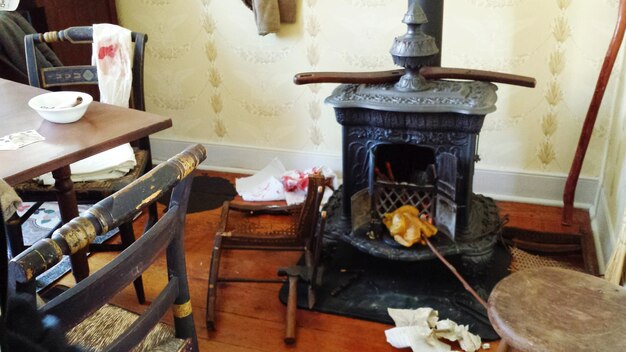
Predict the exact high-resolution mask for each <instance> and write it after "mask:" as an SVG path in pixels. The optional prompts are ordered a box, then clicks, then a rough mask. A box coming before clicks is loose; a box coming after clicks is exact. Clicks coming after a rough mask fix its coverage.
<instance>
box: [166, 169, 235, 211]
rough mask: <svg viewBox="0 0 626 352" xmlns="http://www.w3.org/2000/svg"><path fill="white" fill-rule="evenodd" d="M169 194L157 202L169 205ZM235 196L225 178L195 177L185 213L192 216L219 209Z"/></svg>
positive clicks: (231, 186) (233, 190) (230, 184)
mask: <svg viewBox="0 0 626 352" xmlns="http://www.w3.org/2000/svg"><path fill="white" fill-rule="evenodd" d="M170 194H171V191H169V192H168V193H167V194H166V195H164V196H163V197H161V198H160V199H159V201H158V202H159V203H161V204H164V205H167V204H169V202H170ZM236 195H237V191H236V190H235V187H234V186H233V184H232V183H230V181H228V180H227V179H225V178H221V177H210V176H204V175H198V176H195V177H194V178H193V181H192V183H191V194H190V195H189V204H188V206H187V213H188V214H192V213H198V212H201V211H205V210H211V209H216V208H219V207H221V206H222V204H223V203H224V201H227V200H232V199H233V198H235V196H236Z"/></svg>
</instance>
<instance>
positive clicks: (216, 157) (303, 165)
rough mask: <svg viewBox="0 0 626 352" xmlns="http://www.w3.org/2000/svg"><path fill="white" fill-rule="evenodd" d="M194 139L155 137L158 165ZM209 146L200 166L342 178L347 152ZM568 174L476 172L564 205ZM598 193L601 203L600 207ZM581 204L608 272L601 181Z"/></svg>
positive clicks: (496, 186)
mask: <svg viewBox="0 0 626 352" xmlns="http://www.w3.org/2000/svg"><path fill="white" fill-rule="evenodd" d="M192 144H194V142H184V141H175V140H168V139H160V138H151V145H152V154H153V158H154V161H155V163H158V162H161V161H164V160H167V159H168V158H170V157H171V156H173V155H175V154H176V153H178V152H180V151H181V150H183V149H184V148H186V147H187V146H189V145H192ZM202 144H203V145H204V146H205V147H206V148H207V152H208V153H207V159H206V160H205V161H204V162H203V163H202V165H200V167H199V168H200V169H203V170H215V171H224V172H236V173H244V174H251V173H254V172H255V171H257V170H260V169H262V168H263V167H265V166H266V165H267V164H268V163H269V162H270V161H271V160H272V159H273V158H278V159H279V160H280V161H281V162H282V163H283V165H284V166H285V168H287V169H288V170H292V169H298V170H304V169H307V168H310V167H312V166H322V165H324V166H327V167H329V168H331V169H332V170H334V171H335V172H336V173H337V176H338V177H339V178H341V176H342V174H341V170H342V161H341V155H337V154H328V153H326V154H324V153H315V152H301V151H292V150H281V149H270V148H257V147H247V146H233V145H221V144H208V143H202ZM565 180H566V176H565V175H547V174H538V173H529V172H515V171H503V170H491V169H480V168H477V169H476V170H475V172H474V192H475V193H479V194H484V195H486V196H488V197H492V198H494V199H496V200H502V201H514V202H520V203H530V204H541V205H550V206H562V205H563V200H562V199H563V187H564V186H565ZM596 197H598V205H597V206H594V203H595V201H596ZM574 205H575V207H576V208H582V209H592V210H594V211H593V217H592V219H591V220H592V229H593V233H594V241H595V244H596V250H597V255H598V262H599V268H600V271H601V272H602V273H603V272H604V268H605V263H606V262H607V261H608V257H606V256H608V255H610V254H611V252H612V248H613V245H614V243H615V238H614V236H613V230H612V229H611V226H610V225H609V224H611V221H610V218H609V217H610V215H609V212H608V206H607V203H606V197H604V193H603V192H599V180H598V179H595V178H580V179H579V181H578V186H577V188H576V198H575V202H574Z"/></svg>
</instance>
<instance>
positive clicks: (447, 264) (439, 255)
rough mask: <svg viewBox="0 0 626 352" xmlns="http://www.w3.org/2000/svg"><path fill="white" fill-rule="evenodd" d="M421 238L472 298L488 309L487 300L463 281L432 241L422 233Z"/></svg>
mask: <svg viewBox="0 0 626 352" xmlns="http://www.w3.org/2000/svg"><path fill="white" fill-rule="evenodd" d="M422 238H423V239H424V241H426V244H427V245H428V247H429V248H430V250H431V251H433V253H435V255H436V256H437V258H439V260H441V262H442V263H443V264H444V265H445V266H447V267H448V269H450V271H451V272H452V274H454V276H456V277H457V279H459V281H461V283H462V284H463V287H465V289H466V290H467V292H469V293H470V294H471V295H472V296H474V298H475V299H476V300H477V301H478V303H480V304H481V305H482V306H483V307H485V309H486V310H489V304H488V303H487V302H485V301H484V300H483V299H482V298H481V297H480V296H479V295H478V293H476V291H474V289H473V288H472V286H470V285H469V284H468V283H467V281H465V279H464V278H463V276H461V274H459V272H458V271H457V270H456V268H455V267H454V266H453V265H452V264H450V262H448V261H447V260H446V258H444V257H443V255H441V253H439V251H438V250H437V248H435V246H433V244H432V243H430V241H429V240H428V237H426V236H424V235H422Z"/></svg>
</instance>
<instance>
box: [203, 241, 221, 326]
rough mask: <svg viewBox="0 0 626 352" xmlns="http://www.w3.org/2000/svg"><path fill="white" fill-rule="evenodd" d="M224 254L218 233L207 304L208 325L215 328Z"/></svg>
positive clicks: (212, 258) (214, 247)
mask: <svg viewBox="0 0 626 352" xmlns="http://www.w3.org/2000/svg"><path fill="white" fill-rule="evenodd" d="M221 256H222V236H221V235H219V234H218V235H216V236H215V241H214V242H213V251H212V253H211V267H210V269H209V290H208V292H207V304H206V327H207V329H208V330H211V331H213V330H215V300H216V299H217V281H218V279H219V271H220V258H221Z"/></svg>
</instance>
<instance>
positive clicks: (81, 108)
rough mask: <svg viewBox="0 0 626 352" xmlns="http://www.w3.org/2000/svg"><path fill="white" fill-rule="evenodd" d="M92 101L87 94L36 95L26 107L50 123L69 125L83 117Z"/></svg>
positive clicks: (55, 93)
mask: <svg viewBox="0 0 626 352" xmlns="http://www.w3.org/2000/svg"><path fill="white" fill-rule="evenodd" d="M92 101H93V98H92V97H91V95H89V94H87V93H82V92H71V91H62V92H51V93H45V94H41V95H38V96H36V97H34V98H32V99H31V100H29V101H28V106H30V107H31V108H32V109H33V110H35V111H37V113H38V114H39V116H41V117H43V118H44V119H46V120H48V121H50V122H54V123H71V122H75V121H78V120H80V118H81V117H83V115H85V111H87V107H89V104H91V102H92Z"/></svg>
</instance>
